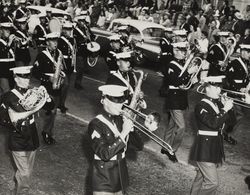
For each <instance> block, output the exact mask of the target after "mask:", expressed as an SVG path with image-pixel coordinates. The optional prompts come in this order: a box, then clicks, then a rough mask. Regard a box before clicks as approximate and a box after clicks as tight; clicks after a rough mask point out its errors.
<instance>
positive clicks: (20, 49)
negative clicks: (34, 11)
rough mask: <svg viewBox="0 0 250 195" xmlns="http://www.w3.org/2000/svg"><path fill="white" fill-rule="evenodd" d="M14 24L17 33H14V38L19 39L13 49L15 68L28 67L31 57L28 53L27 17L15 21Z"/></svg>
mask: <svg viewBox="0 0 250 195" xmlns="http://www.w3.org/2000/svg"><path fill="white" fill-rule="evenodd" d="M16 22H17V31H16V32H15V36H16V37H17V38H18V39H19V40H18V41H17V44H16V49H15V56H16V66H28V65H29V63H30V60H31V57H30V52H29V45H30V37H29V36H28V32H27V31H28V29H27V17H23V18H19V19H16Z"/></svg>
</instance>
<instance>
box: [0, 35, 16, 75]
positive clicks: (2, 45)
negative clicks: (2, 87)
mask: <svg viewBox="0 0 250 195" xmlns="http://www.w3.org/2000/svg"><path fill="white" fill-rule="evenodd" d="M14 66H15V54H14V51H13V49H12V47H9V46H8V44H7V42H6V40H3V39H0V67H1V71H0V78H10V77H12V72H11V71H10V70H9V69H10V68H13V67H14Z"/></svg>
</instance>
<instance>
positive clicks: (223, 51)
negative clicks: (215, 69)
mask: <svg viewBox="0 0 250 195" xmlns="http://www.w3.org/2000/svg"><path fill="white" fill-rule="evenodd" d="M216 45H217V46H218V47H219V48H220V50H221V51H222V53H223V55H224V58H225V57H226V55H227V54H226V52H225V50H224V49H223V47H222V46H221V44H220V43H217V44H216Z"/></svg>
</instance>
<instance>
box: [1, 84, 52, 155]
mask: <svg viewBox="0 0 250 195" xmlns="http://www.w3.org/2000/svg"><path fill="white" fill-rule="evenodd" d="M26 92H27V89H23V88H18V87H16V88H14V89H13V90H11V91H9V92H6V93H4V94H3V95H2V96H1V100H0V101H1V109H0V110H1V124H3V125H4V126H6V127H7V128H8V129H9V149H10V150H11V151H33V150H36V149H37V148H38V147H39V138H38V134H37V128H36V124H35V120H34V115H30V116H29V117H27V118H25V119H20V120H19V121H17V123H16V124H12V122H11V121H10V118H9V115H8V111H7V110H8V108H11V109H13V110H14V111H16V112H25V111H26V110H25V109H24V108H23V106H22V105H21V104H20V103H19V100H20V98H22V96H23V95H24V94H25V93H26ZM16 94H18V95H16ZM18 96H19V97H18ZM53 106H54V103H53V102H50V103H46V104H45V105H44V107H43V108H45V109H52V108H53ZM4 115H5V116H4Z"/></svg>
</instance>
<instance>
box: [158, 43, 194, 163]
mask: <svg viewBox="0 0 250 195" xmlns="http://www.w3.org/2000/svg"><path fill="white" fill-rule="evenodd" d="M172 45H173V54H174V59H173V60H172V61H171V62H170V63H169V65H168V69H167V76H166V85H168V86H167V88H168V92H167V94H166V104H165V107H166V109H167V110H168V112H169V124H168V127H167V129H166V130H165V133H164V141H166V142H167V143H169V144H170V145H171V146H172V148H173V150H174V152H176V151H177V150H178V148H179V146H180V145H181V142H182V139H183V136H184V131H185V127H186V126H185V120H184V112H185V110H186V108H187V107H188V99H187V90H182V89H181V88H180V87H181V86H182V85H184V84H186V83H187V82H188V81H189V80H190V77H191V74H192V73H194V72H196V71H197V70H198V69H197V66H192V67H191V68H188V69H187V70H185V71H184V72H183V66H184V63H185V57H186V52H187V42H178V43H173V44H172ZM182 72H183V74H182V75H181V73H182ZM161 153H162V154H166V155H167V156H168V157H169V159H170V160H171V161H173V162H178V160H177V158H176V155H175V153H174V154H173V155H172V154H170V153H169V152H168V151H166V150H164V149H161Z"/></svg>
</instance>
